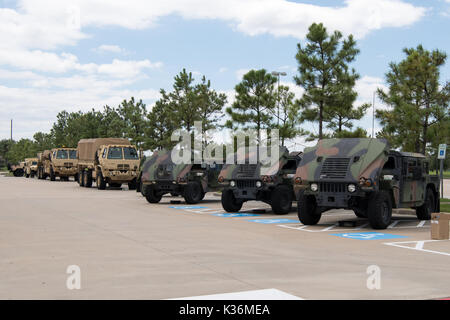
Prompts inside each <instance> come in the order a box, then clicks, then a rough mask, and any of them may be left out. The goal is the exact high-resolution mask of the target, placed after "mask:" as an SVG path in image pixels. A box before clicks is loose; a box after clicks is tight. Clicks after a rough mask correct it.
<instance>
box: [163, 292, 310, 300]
mask: <svg viewBox="0 0 450 320" xmlns="http://www.w3.org/2000/svg"><path fill="white" fill-rule="evenodd" d="M168 300H304V299H302V298H300V297H297V296H294V295H292V294H289V293H286V292H284V291H281V290H278V289H263V290H252V291H239V292H230V293H219V294H211V295H205V296H193V297H183V298H174V299H168Z"/></svg>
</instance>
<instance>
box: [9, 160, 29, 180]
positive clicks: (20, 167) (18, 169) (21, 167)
mask: <svg viewBox="0 0 450 320" xmlns="http://www.w3.org/2000/svg"><path fill="white" fill-rule="evenodd" d="M8 169H9V171H10V172H12V174H13V176H14V177H23V175H24V174H25V161H21V162H19V164H13V165H8Z"/></svg>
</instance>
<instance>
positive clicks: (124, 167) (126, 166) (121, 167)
mask: <svg viewBox="0 0 450 320" xmlns="http://www.w3.org/2000/svg"><path fill="white" fill-rule="evenodd" d="M117 170H130V165H129V164H118V165H117Z"/></svg>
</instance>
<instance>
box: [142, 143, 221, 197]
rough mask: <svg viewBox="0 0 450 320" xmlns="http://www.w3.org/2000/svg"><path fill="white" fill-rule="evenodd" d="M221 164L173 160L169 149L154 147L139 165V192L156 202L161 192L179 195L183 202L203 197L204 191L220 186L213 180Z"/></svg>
mask: <svg viewBox="0 0 450 320" xmlns="http://www.w3.org/2000/svg"><path fill="white" fill-rule="evenodd" d="M221 168H222V165H221V164H215V163H210V164H208V163H206V162H204V163H202V164H175V163H174V162H173V161H172V156H171V151H168V150H160V151H156V152H155V153H154V154H153V155H152V156H151V157H150V158H148V159H147V160H146V161H145V162H144V164H143V168H142V176H141V192H142V193H143V194H144V195H145V198H146V199H147V201H148V202H150V203H158V202H159V201H161V198H162V196H163V195H164V194H167V193H170V194H172V195H173V196H176V195H181V196H183V197H184V199H185V201H186V203H189V204H194V203H198V202H200V201H201V200H203V198H204V196H205V193H207V192H213V191H218V190H220V185H219V183H218V181H217V177H218V175H219V172H220V169H221Z"/></svg>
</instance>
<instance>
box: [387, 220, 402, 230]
mask: <svg viewBox="0 0 450 320" xmlns="http://www.w3.org/2000/svg"><path fill="white" fill-rule="evenodd" d="M398 223H399V220H396V221H394V222H392V223H391V224H390V225H389V226H388V229H392V228H393V227H395V226H396V225H397V224H398Z"/></svg>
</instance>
